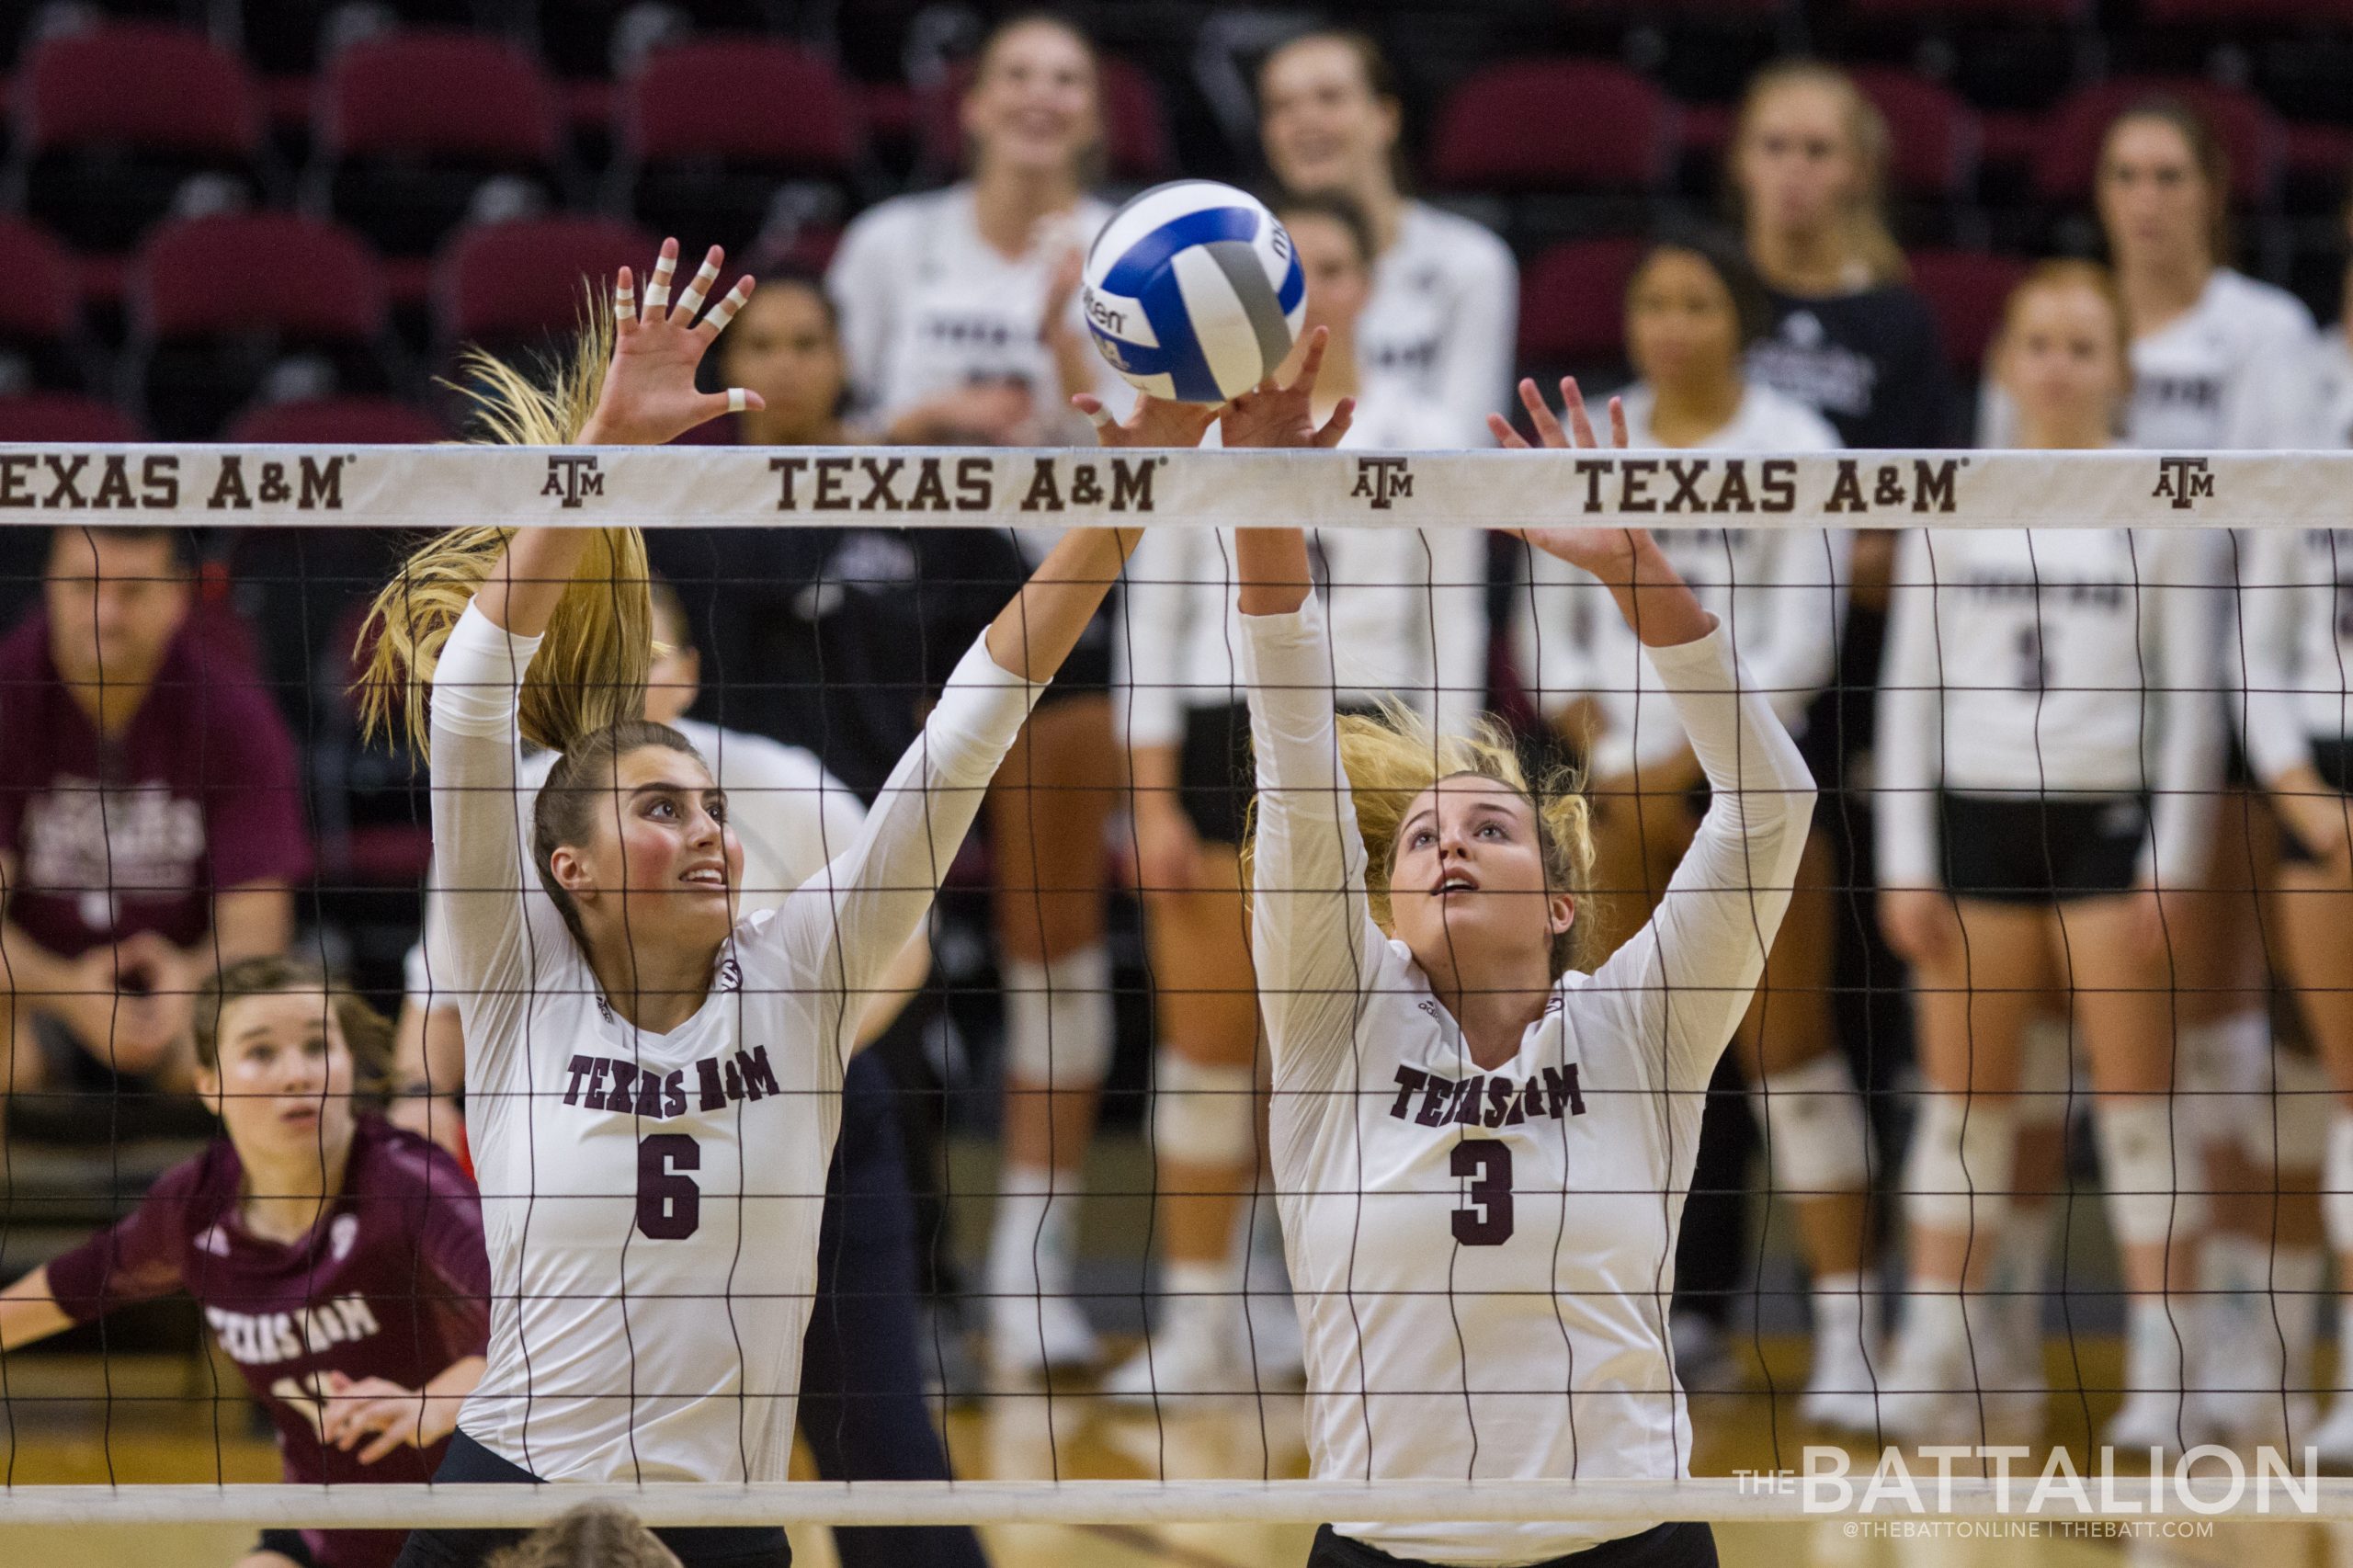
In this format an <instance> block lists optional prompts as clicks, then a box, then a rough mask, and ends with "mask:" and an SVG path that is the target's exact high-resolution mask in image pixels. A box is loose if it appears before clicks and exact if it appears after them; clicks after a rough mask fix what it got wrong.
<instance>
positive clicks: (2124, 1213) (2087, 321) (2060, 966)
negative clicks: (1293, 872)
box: [1875, 261, 2228, 1448]
mask: <svg viewBox="0 0 2353 1568" xmlns="http://www.w3.org/2000/svg"><path fill="white" fill-rule="evenodd" d="M1992 363H1993V365H1994V367H1995V373H1996V374H1997V375H1998V376H1999V377H2000V378H2001V380H2002V381H2003V384H2004V387H2005V389H2006V392H2008V394H2009V396H2010V397H2011V398H2012V399H2013V400H2014V401H2015V403H2017V404H2018V410H2019V438H2020V441H2021V443H2022V444H2024V445H2026V446H2029V447H2031V448H2034V449H2042V450H2065V449H2097V448H2100V447H2103V446H2105V445H2107V444H2108V443H2109V439H2110V432H2111V431H2113V430H2114V428H2115V423H2116V415H2117V412H2118V409H2119V407H2120V403H2121V401H2122V399H2123V397H2124V395H2125V392H2126V389H2127V387H2128V386H2129V384H2130V381H2131V374H2130V370H2129V362H2128V359H2127V336H2126V329H2125V318H2124V313H2123V309H2122V305H2121V303H2120V301H2119V300H2118V298H2117V293H2116V290H2115V287H2114V284H2113V281H2112V280H2111V279H2110V278H2109V275H2108V273H2107V272H2106V271H2105V270H2104V269H2102V268H2100V267H2096V266H2093V265H2091V264H2089V263H2086V262H2077V261H2066V262H2050V263H2045V264H2044V265H2043V266H2041V267H2038V268H2036V269H2035V271H2033V272H2032V273H2030V274H2029V276H2028V278H2026V280H2025V281H2024V282H2023V283H2021V284H2020V285H2019V287H2018V290H2016V291H2014V292H2013V294H2012V296H2011V298H2010V301H2009V303H2008V306H2007V309H2006V312H2005V316H2004V321H2003V326H2002V332H2001V335H2000V336H1999V337H1998V339H1997V340H1996V342H1995V351H1994V355H1993V358H1992ZM2227 544H2228V540H2226V539H2224V538H2222V537H2221V536H2217V535H2212V534H2207V535H2200V534H2197V533H2193V532H2188V531H2183V532H2170V531H2165V530H2156V529H2145V530H2128V529H2114V528H2111V529H2104V530H2102V529H2078V530H2069V529H2041V530H2027V529H1986V530H1961V529H1951V530H1942V529H1940V530H1935V531H1932V532H1929V533H1927V534H1926V535H1922V536H1917V537H1915V538H1914V539H1912V540H1907V542H1906V544H1905V547H1904V552H1903V553H1902V554H1901V555H1899V557H1898V560H1897V572H1896V579H1895V588H1894V593H1893V600H1892V602H1891V605H1890V608H1889V619H1888V652H1887V663H1886V667H1885V669H1884V671H1883V674H1882V676H1881V688H1880V719H1879V752H1878V756H1879V776H1878V778H1877V779H1876V781H1875V783H1876V788H1877V790H1878V816H1879V871H1880V874H1879V884H1880V888H1881V893H1880V900H1881V924H1882V925H1883V926H1885V928H1886V930H1887V935H1888V941H1889V945H1890V946H1892V947H1893V948H1894V949H1895V950H1896V951H1897V952H1898V953H1899V954H1901V955H1902V956H1903V957H1904V958H1905V959H1906V960H1909V961H1910V962H1911V964H1912V965H1913V968H1914V973H1915V980H1916V982H1917V985H1916V989H1915V1010H1916V1012H1917V1016H1918V1019H1919V1024H1918V1035H1919V1041H1920V1064H1921V1069H1922V1072H1923V1073H1924V1074H1925V1075H1926V1076H1927V1080H1928V1083H1929V1085H1930V1086H1931V1091H1932V1092H1931V1093H1930V1094H1929V1095H1928V1096H1927V1099H1926V1103H1925V1105H1924V1106H1923V1108H1922V1111H1921V1116H1920V1121H1919V1126H1918V1128H1917V1130H1916V1131H1915V1133H1914V1136H1913V1140H1912V1147H1911V1150H1910V1153H1909V1156H1908V1160H1909V1163H1908V1165H1907V1169H1906V1173H1905V1190H1906V1205H1907V1209H1908V1212H1909V1219H1910V1231H1911V1240H1910V1244H1909V1245H1908V1247H1907V1249H1906V1250H1907V1254H1908V1256H1909V1260H1910V1274H1911V1295H1910V1298H1909V1305H1908V1307H1907V1312H1906V1321H1905V1324H1904V1331H1903V1336H1902V1339H1901V1341H1900V1344H1899V1347H1898V1350H1897V1353H1896V1356H1895V1358H1894V1361H1893V1369H1892V1370H1891V1371H1890V1373H1889V1375H1888V1377H1887V1379H1886V1380H1885V1383H1884V1387H1885V1388H1886V1389H1887V1390H1888V1391H1890V1392H1887V1393H1886V1394H1883V1395H1882V1396H1881V1402H1880V1403H1881V1413H1882V1419H1883V1420H1884V1421H1885V1423H1886V1425H1887V1426H1888V1427H1889V1429H1890V1430H1891V1431H1893V1432H1895V1433H1899V1434H1901V1435H1903V1436H1904V1437H1907V1438H1916V1439H1918V1440H1921V1441H1949V1440H1959V1439H1964V1438H1966V1439H1970V1440H1988V1438H1987V1437H1985V1436H1984V1434H1985V1433H1986V1431H1987V1428H1988V1427H1991V1428H1992V1429H1993V1431H1995V1432H1997V1433H1999V1434H2001V1436H2000V1439H1999V1440H2003V1441H2007V1440H2011V1437H2013V1436H2014V1435H2018V1436H2023V1435H2024V1434H2016V1433H2014V1428H2016V1427H2017V1426H2021V1425H2024V1426H2029V1427H2031V1426H2032V1425H2034V1424H2037V1423H2039V1420H2040V1392H2041V1391H2040V1383H2041V1368H2040V1359H2041V1358H2040V1350H2039V1346H2040V1341H2041V1314H2040V1310H2039V1308H2037V1307H2036V1306H2034V1305H2032V1304H2031V1303H2030V1301H2020V1300H2019V1299H2018V1298H2019V1296H2020V1295H2025V1296H2028V1297H2029V1298H2031V1297H2034V1296H2036V1295H2038V1294H2039V1292H2038V1291H2037V1290H2035V1289H2034V1286H2033V1284H2032V1282H2031V1281H2027V1280H2022V1279H2021V1278H2014V1277H2003V1276H2000V1275H1999V1274H1998V1273H1997V1266H1999V1265H2001V1264H2002V1263H2003V1262H2004V1260H2005V1258H2006V1255H2007V1252H2008V1249H2007V1247H2006V1245H2004V1244H2001V1243H2002V1241H2003V1240H2004V1239H2005V1238H2006V1231H2007V1227H2008V1224H2009V1219H2010V1215H2009V1210H2010V1209H2011V1207H2012V1200H2011V1195H2012V1194H2013V1193H2015V1192H2019V1191H2028V1192H2033V1191H2037V1190H2040V1189H2044V1188H2047V1187H2049V1186H2050V1185H2051V1184H2052V1182H2053V1181H2055V1180H2056V1179H2059V1178H2058V1177H2057V1176H2055V1175H2054V1174H2053V1173H2052V1172H2050V1171H2048V1170H2043V1169H2039V1168H2037V1167H2035V1166H2034V1165H2031V1164H2029V1163H2022V1162H2021V1158H2020V1153H2019V1139H2018V1129H2019V1123H2020V1121H2021V1119H2023V1118H2024V1116H2025V1114H2026V1113H2025V1112H2024V1111H2023V1110H2022V1108H2021V1107H2020V1104H2019V1102H2020V1101H2021V1100H2026V1101H2029V1102H2040V1103H2041V1104H2043V1105H2045V1106H2047V1105H2048V1104H2049V1103H2050V1102H2051V1101H2052V1100H2056V1101H2058V1102H2059V1103H2060V1104H2061V1105H2065V1104H2066V1103H2068V1102H2067V1095H2068V1077H2067V1072H2068V1069H2067V1063H2066V1059H2065V1054H2064V1052H2063V1051H2062V1053H2061V1055H2060V1057H2059V1060H2058V1062H2057V1063H2056V1064H2055V1065H2056V1071H2055V1074H2052V1075H2050V1076H2049V1077H2048V1078H2036V1077H2033V1076H2031V1075H2030V1074H2029V1060H2028V1056H2027V1051H2026V1044H2025V1036H2026V1030H2027V1027H2028V1023H2029V1018H2030V1017H2031V1016H2032V1015H2033V1014H2035V1013H2036V1012H2038V1011H2039V1010H2040V1008H2041V1007H2042V1006H2044V1005H2045V1004H2044V998H2046V997H2052V996H2056V997H2059V998H2061V999H2062V1006H2063V1017H2072V1022H2073V1027H2074V1035H2075V1039H2077V1040H2080V1041H2081V1042H2082V1044H2083V1046H2084V1049H2085V1054H2086V1057H2087V1058H2088V1060H2089V1062H2090V1069H2091V1088H2092V1096H2091V1099H2092V1114H2093V1124H2094V1127H2095V1130H2096V1131H2097V1134H2098V1140H2099V1149H2100V1158H2101V1164H2102V1166H2103V1171H2104V1175H2105V1177H2106V1187H2107V1206H2108V1213H2109V1223H2110V1227H2111V1229H2112V1230H2113V1232H2114V1233H2115V1236H2116V1241H2117V1244H2118V1250H2119V1251H2120V1253H2121V1254H2122V1257H2123V1265H2124V1275H2125V1286H2126V1290H2127V1292H2128V1295H2129V1298H2130V1317H2129V1323H2128V1331H2127V1354H2126V1382H2125V1386H2126V1389H2127V1390H2128V1394H2127V1397H2126V1399H2125V1401H2124V1403H2123V1405H2122V1406H2121V1408H2120V1409H2119V1410H2118V1411H2117V1412H2116V1413H2115V1415H2113V1416H2112V1417H2111V1418H2110V1420H2109V1424H2108V1426H2107V1427H2106V1429H2105V1435H2104V1437H2103V1440H2104V1441H2107V1442H2109V1443H2113V1444H2115V1445H2117V1446H2119V1447H2132V1448H2143V1447H2149V1446H2157V1447H2179V1446H2182V1445H2184V1444H2186V1443H2189V1442H2195V1441H2197V1440H2198V1439H2197V1438H2196V1437H2191V1436H2188V1433H2189V1431H2190V1429H2191V1419H2190V1415H2189V1413H2188V1408H2187V1407H2186V1406H2185V1404H2184V1395H2185V1393H2186V1392H2187V1391H2188V1387H2189V1369H2188V1367H2187V1366H2186V1365H2185V1362H2184V1359H2183V1355H2182V1346H2184V1345H2185V1344H2194V1343H2195V1341H2196V1340H2197V1338H2198V1333H2197V1326H2196V1319H2195V1317H2194V1316H2191V1315H2190V1314H2192V1313H2194V1312H2196V1311H2197V1303H2196V1302H2195V1301H2192V1300H2191V1299H2190V1297H2189V1295H2188V1291H2189V1288H2190V1285H2191V1283H2192V1277H2191V1274H2190V1273H2189V1270H2191V1269H2192V1268H2193V1267H2195V1264H2196V1260H2197V1252H2198V1246H2199V1239H2200V1231H2201V1228H2202V1210H2203V1204H2202V1202H2201V1199H2200V1194H2199V1192H2198V1191H2197V1190H2196V1188H2197V1187H2198V1182H2197V1180H2196V1178H2195V1176H2190V1177H2189V1178H2188V1182H2187V1183H2186V1184H2185V1182H2184V1181H2183V1180H2181V1179H2180V1176H2181V1175H2182V1174H2184V1173H2180V1172H2179V1171H2178V1168H2177V1147H2178V1148H2179V1149H2181V1150H2184V1151H2186V1150H2187V1149H2188V1146H2189V1143H2188V1137H2187V1135H2186V1134H2185V1133H2183V1131H2181V1129H2180V1126H2179V1123H2178V1122H2177V1105H2176V1102H2175V1101H2174V1099H2173V1091H2174V1090H2175V1088H2176V1087H2177V1070H2176V1067H2175V1051H2174V1049H2173V1047H2174V1044H2175V1030H2176V1017H2177V1015H2176V1003H2177V996H2178V991H2177V986H2178V985H2179V984H2180V983H2181V982H2180V981H2179V980H2178V974H2179V971H2178V969H2177V954H2179V953H2180V952H2181V951H2182V950H2183V949H2184V948H2185V947H2186V946H2187V945H2188V941H2187V939H2186V938H2185V937H2183V936H2182V935H2181V933H2180V932H2179V930H2178V929H2177V926H2176V924H2175V921H2174V918H2173V915H2174V912H2175V910H2176V908H2177V901H2178V899H2179V898H2180V896H2181V893H2182V891H2183V890H2184V889H2187V888H2189V887H2192V886H2193V885H2194V884H2195V883H2196V882H2197V881H2198V880H2199V879H2200V877H2201V876H2202V875H2203V874H2204V873H2203V868H2204V866H2205V864H2206V861H2205V857H2206V855H2207V853H2208V844H2209V838H2210V830H2209V821H2210V819H2211V813H2212V801H2213V792H2214V790H2215V789H2216V787H2217V784H2218V782H2219V780H2220V777H2221V766H2220V765H2221V753H2222V722H2221V711H2220V707H2219V704H2218V703H2217V701H2216V685H2217V681H2218V679H2219V676H2218V672H2217V670H2216V668H2215V657H2216V653H2217V652H2218V638H2219V631H2220V627H2221V625H2222V616H2223V614H2224V601H2225V600H2226V599H2227V597H2228V591H2227V589H2224V588H2221V587H2218V586H2215V585H2214V584H2215V582H2216V570H2215V567H2214V565H2213V563H2212V560H2211V557H2212V555H2213V554H2214V553H2215V551H2217V549H2218V548H2227ZM2161 895H2162V898H2163V900H2164V902H2163V903H2160V898H2161ZM2022 1091H2023V1092H2022ZM2183 1109H2186V1107H2185V1108H2183ZM2185 1185H2187V1187H2188V1190H2187V1191H2185V1190H2184V1187H2185ZM2044 1239H2045V1242H2046V1243H2047V1233H2044ZM1981 1293H1982V1294H1981ZM1972 1346H1975V1347H1977V1348H1975V1349H1972Z"/></svg>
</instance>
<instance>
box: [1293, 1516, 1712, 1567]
mask: <svg viewBox="0 0 2353 1568" xmlns="http://www.w3.org/2000/svg"><path fill="white" fill-rule="evenodd" d="M1307 1568H1429V1565H1427V1564H1425V1563H1423V1562H1420V1560H1419V1559H1416V1558H1411V1557H1392V1556H1391V1555H1389V1553H1387V1552H1385V1551H1381V1549H1380V1548H1379V1547H1377V1546H1367V1545H1366V1544H1365V1543H1364V1542H1362V1541H1360V1540H1352V1539H1351V1538H1349V1537H1347V1536H1344V1535H1342V1534H1340V1533H1339V1532H1338V1531H1337V1530H1335V1529H1334V1528H1332V1527H1331V1526H1329V1525H1325V1526H1324V1528H1321V1529H1319V1530H1317V1531H1316V1532H1315V1544H1314V1546H1313V1547H1312V1548H1311V1549H1310V1550H1309V1551H1308V1553H1307ZM1530 1568H1716V1532H1715V1531H1713V1530H1711V1529H1710V1528H1708V1527H1707V1526H1706V1525H1700V1524H1682V1525H1654V1526H1653V1527H1652V1528H1649V1529H1646V1530H1644V1531H1643V1533H1642V1534H1640V1535H1626V1536H1620V1537H1619V1538H1618V1539H1617V1540H1605V1541H1603V1542H1601V1543H1600V1544H1599V1545H1598V1546H1589V1547H1587V1548H1586V1550H1585V1551H1572V1552H1570V1553H1569V1554H1568V1555H1567V1556H1566V1557H1554V1558H1550V1559H1547V1560H1546V1561H1545V1562H1539V1563H1534V1564H1531V1565H1530Z"/></svg>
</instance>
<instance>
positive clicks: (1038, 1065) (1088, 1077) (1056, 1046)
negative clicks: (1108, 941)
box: [1005, 943, 1113, 1089]
mask: <svg viewBox="0 0 2353 1568" xmlns="http://www.w3.org/2000/svg"><path fill="white" fill-rule="evenodd" d="M1112 1033H1113V1029H1112V1021H1111V955H1110V953H1109V951H1108V949H1105V948H1104V947H1103V946H1102V945H1101V944H1100V943H1098V944H1097V945H1096V946H1094V947H1091V948H1082V949H1079V950H1078V951H1077V952H1074V953H1065V954H1063V956H1062V957H1061V958H1058V959H1054V960H1051V961H1049V962H1046V963H1029V962H1028V961H1026V960H1007V961H1006V965H1005V1069H1006V1076H1007V1077H1010V1078H1015V1079H1017V1080H1019V1081H1020V1082H1022V1083H1024V1084H1031V1085H1037V1084H1042V1085H1045V1086H1046V1087H1048V1088H1051V1089H1095V1088H1100V1087H1102V1085H1103V1080H1104V1078H1105V1077H1106V1076H1107V1075H1108V1074H1109V1073H1110V1071H1111V1043H1112Z"/></svg>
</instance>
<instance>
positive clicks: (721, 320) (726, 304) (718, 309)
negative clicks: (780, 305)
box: [703, 278, 752, 332]
mask: <svg viewBox="0 0 2353 1568" xmlns="http://www.w3.org/2000/svg"><path fill="white" fill-rule="evenodd" d="M751 297H752V280H751V278H739V279H737V281H736V284H735V287H733V289H730V290H727V294H726V297H725V298H724V299H722V300H721V301H719V303H717V304H715V305H713V306H711V307H710V314H709V315H707V316H705V317H703V324H704V325H705V326H708V327H709V328H710V330H711V331H713V332H718V331H721V330H722V329H723V328H725V326H726V325H727V324H728V323H729V322H732V321H733V320H734V319H735V312H737V311H740V310H742V309H743V308H744V301H746V300H748V299H750V298H751Z"/></svg>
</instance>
